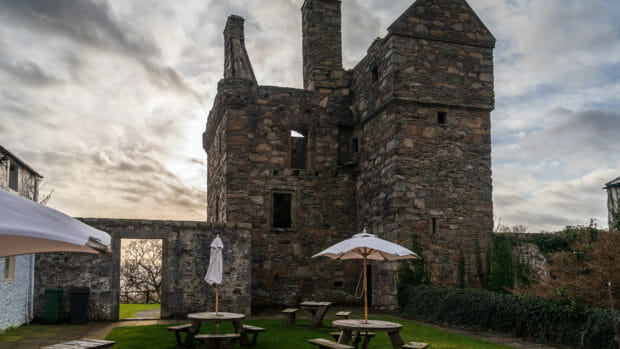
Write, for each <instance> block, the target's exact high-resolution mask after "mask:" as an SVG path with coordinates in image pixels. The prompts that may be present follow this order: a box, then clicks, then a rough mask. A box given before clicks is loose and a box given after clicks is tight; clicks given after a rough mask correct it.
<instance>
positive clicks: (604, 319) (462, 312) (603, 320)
mask: <svg viewBox="0 0 620 349" xmlns="http://www.w3.org/2000/svg"><path fill="white" fill-rule="evenodd" d="M402 292H403V298H404V299H407V300H409V301H408V302H406V303H405V304H403V305H402V306H401V308H400V309H401V316H403V317H406V318H410V319H415V320H419V321H426V322H432V323H437V324H445V325H448V326H454V327H460V328H465V329H469V330H475V331H491V332H495V333H500V334H504V335H510V336H516V337H521V338H524V339H526V340H530V341H534V342H541V343H550V344H559V345H569V346H573V347H581V348H596V349H616V348H617V346H616V342H615V341H614V330H613V325H612V319H611V312H610V311H608V310H603V309H596V308H592V307H589V306H581V305H577V304H575V303H567V302H564V303H563V302H554V301H546V300H544V299H542V298H537V297H521V296H514V295H510V294H501V293H495V292H490V291H486V290H473V289H458V288H439V287H433V286H426V285H422V286H410V287H408V288H406V289H404V290H403V291H402Z"/></svg>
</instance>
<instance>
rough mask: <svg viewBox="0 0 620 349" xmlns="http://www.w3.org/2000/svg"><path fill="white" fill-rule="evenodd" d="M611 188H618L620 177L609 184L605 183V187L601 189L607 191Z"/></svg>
mask: <svg viewBox="0 0 620 349" xmlns="http://www.w3.org/2000/svg"><path fill="white" fill-rule="evenodd" d="M613 187H620V177H618V178H616V179H614V180H613V181H611V182H609V183H605V187H603V189H609V188H613Z"/></svg>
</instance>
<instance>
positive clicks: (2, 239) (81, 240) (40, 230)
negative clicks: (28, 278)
mask: <svg viewBox="0 0 620 349" xmlns="http://www.w3.org/2000/svg"><path fill="white" fill-rule="evenodd" d="M110 241H111V238H110V235H109V234H108V233H105V232H103V231H101V230H98V229H95V228H93V227H91V226H89V225H86V224H84V223H82V222H80V221H78V220H76V219H73V218H71V217H69V216H67V215H66V214H64V213H62V212H59V211H56V210H54V209H52V208H49V207H46V206H43V205H41V204H38V203H36V202H34V201H32V200H28V199H25V198H22V197H20V196H17V195H15V194H12V193H9V192H7V191H4V190H0V257H7V256H16V255H20V254H31V253H38V252H87V253H104V252H107V251H109V248H110Z"/></svg>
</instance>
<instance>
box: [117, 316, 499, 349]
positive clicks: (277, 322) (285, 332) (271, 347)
mask: <svg viewBox="0 0 620 349" xmlns="http://www.w3.org/2000/svg"><path fill="white" fill-rule="evenodd" d="M332 320H333V319H326V320H324V323H325V324H329V323H331V321H332ZM378 320H386V321H396V322H399V323H402V324H403V329H402V331H401V335H402V337H403V339H404V340H405V342H410V341H416V342H426V343H430V344H431V346H430V348H432V349H448V348H450V349H452V348H454V349H456V348H459V349H469V348H470V349H474V348H475V349H495V348H498V349H499V348H510V347H509V346H505V345H501V344H496V343H489V342H484V341H481V340H478V339H475V338H471V337H466V336H463V335H458V334H454V333H450V332H447V331H444V330H441V329H437V328H434V327H429V326H424V325H420V324H417V323H413V322H410V321H407V320H402V319H395V318H391V317H382V318H379V319H378ZM181 323H182V322H180V323H179V324H181ZM244 323H245V324H250V325H254V326H259V327H264V328H266V329H267V332H265V333H261V334H260V335H259V337H258V344H257V346H256V348H264V349H275V348H282V349H285V348H316V347H315V346H312V345H310V344H309V343H308V339H312V338H319V337H322V338H327V339H332V338H331V337H330V336H329V332H330V331H333V329H332V328H329V327H320V328H318V329H316V330H311V329H309V327H308V321H307V320H299V321H298V324H297V326H295V327H294V328H287V327H285V325H284V321H283V320H282V319H255V320H246V321H244ZM169 326H172V325H153V326H134V327H117V328H115V329H114V330H113V331H112V332H111V333H110V334H109V335H108V336H107V337H106V339H108V340H113V341H116V345H115V346H114V348H175V347H176V342H175V338H174V333H172V332H170V331H168V330H167V329H166V328H167V327H169ZM214 330H215V329H214V325H213V324H210V323H204V324H203V325H202V326H201V330H200V332H201V333H213V332H214ZM225 332H233V328H232V325H231V324H230V323H223V324H221V325H220V333H225ZM183 336H184V335H183ZM250 336H251V335H250ZM370 347H371V348H391V347H392V346H391V344H390V340H389V337H388V336H387V334H385V333H377V335H376V336H375V338H373V339H372V340H371V342H370ZM235 348H239V344H238V343H237V344H236V346H235Z"/></svg>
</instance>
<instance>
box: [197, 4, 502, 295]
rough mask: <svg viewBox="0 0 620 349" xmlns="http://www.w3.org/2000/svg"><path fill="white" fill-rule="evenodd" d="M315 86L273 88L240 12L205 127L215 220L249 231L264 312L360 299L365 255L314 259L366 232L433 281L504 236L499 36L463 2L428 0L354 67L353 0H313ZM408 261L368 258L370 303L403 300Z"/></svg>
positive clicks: (307, 17) (308, 25) (307, 75)
mask: <svg viewBox="0 0 620 349" xmlns="http://www.w3.org/2000/svg"><path fill="white" fill-rule="evenodd" d="M301 12H302V18H303V20H302V23H303V84H304V88H303V89H296V88H287V87H274V86H261V85H259V83H258V81H257V80H256V78H255V75H254V72H253V69H252V65H251V63H250V57H249V56H248V53H247V52H246V49H245V43H244V29H243V22H244V20H243V18H241V17H238V16H231V17H229V18H228V22H227V23H226V27H225V29H224V38H225V45H224V50H225V69H224V78H223V79H222V80H221V81H220V82H219V84H218V94H217V96H216V98H215V101H214V104H213V108H212V110H211V112H210V114H209V117H208V120H207V127H206V131H205V132H204V136H203V145H204V149H205V151H206V152H207V156H208V176H207V191H208V194H207V196H208V197H207V200H208V209H207V211H208V212H207V216H208V220H209V221H210V222H240V223H246V224H250V225H251V229H250V230H251V246H252V247H251V249H252V252H251V275H252V277H251V279H252V284H251V294H252V296H251V297H252V306H268V305H275V304H278V305H282V304H294V303H295V302H297V301H299V300H302V299H315V300H331V301H340V302H343V303H347V302H356V299H355V296H354V295H355V290H356V286H357V281H358V278H359V275H360V272H361V263H358V262H356V261H348V262H341V261H333V260H328V259H311V256H312V255H313V254H315V253H317V252H319V251H321V250H322V249H324V248H326V247H328V246H330V245H331V244H334V243H336V242H338V241H340V240H343V239H346V238H349V237H351V236H352V235H353V234H354V233H357V232H360V231H361V230H362V229H363V227H365V226H367V228H368V230H369V231H370V232H372V233H375V234H377V235H378V236H379V237H381V238H384V239H387V240H391V241H395V242H398V243H401V244H403V245H405V246H409V244H410V242H411V233H412V232H413V231H415V232H417V233H418V234H419V235H420V240H421V243H422V245H423V246H424V251H416V252H422V253H424V255H425V257H426V258H427V261H428V262H429V263H430V266H431V271H432V275H433V279H434V282H435V283H437V284H443V285H453V284H455V283H456V281H457V264H458V258H459V251H460V250H464V251H473V250H474V248H475V246H476V245H477V244H480V245H481V246H482V247H483V248H484V245H485V241H483V240H484V236H485V233H488V232H490V231H491V230H492V219H493V217H492V215H493V208H492V198H491V192H492V183H491V133H490V130H491V125H490V113H491V111H492V110H493V108H494V92H493V48H494V46H495V39H494V37H493V36H492V34H491V33H490V32H489V30H488V29H487V28H486V27H485V26H484V24H483V23H482V21H481V20H480V19H479V18H478V16H477V15H476V14H475V13H474V11H473V10H472V9H471V7H470V6H469V5H468V4H467V3H466V1H465V0H417V1H416V2H415V3H414V4H413V5H412V6H411V7H410V8H409V9H407V10H406V11H405V12H404V13H403V14H402V15H401V16H400V17H399V18H398V19H396V21H395V22H394V23H393V24H392V25H390V26H389V28H388V33H387V35H386V36H385V37H384V38H378V39H376V40H375V41H374V42H373V43H372V45H371V46H370V47H369V48H368V52H367V55H366V57H364V58H363V59H362V60H361V61H360V62H359V63H358V64H357V65H356V66H355V67H354V68H353V69H351V70H346V69H344V68H343V65H342V44H341V2H340V0H305V2H304V4H303V7H302V9H301ZM396 269H397V264H395V263H376V264H372V265H371V266H370V267H369V272H370V275H371V277H370V284H369V285H370V290H371V302H372V303H373V305H374V306H375V307H382V306H386V307H391V306H393V305H395V303H396V302H395V279H394V276H395V271H396Z"/></svg>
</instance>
